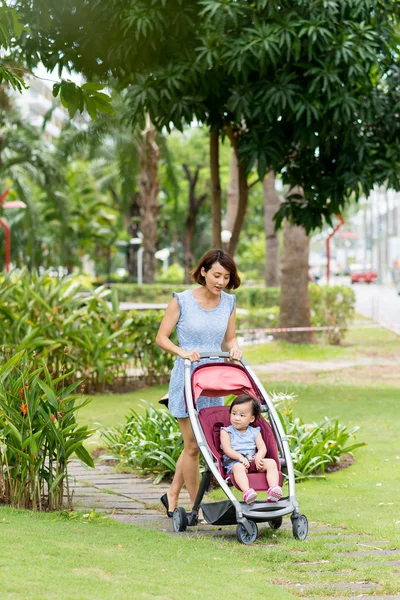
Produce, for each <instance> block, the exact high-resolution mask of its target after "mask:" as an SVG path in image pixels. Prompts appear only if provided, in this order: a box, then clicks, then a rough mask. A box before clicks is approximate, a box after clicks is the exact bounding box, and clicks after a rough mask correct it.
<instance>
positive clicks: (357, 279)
mask: <svg viewBox="0 0 400 600" xmlns="http://www.w3.org/2000/svg"><path fill="white" fill-rule="evenodd" d="M377 279H378V273H377V272H376V271H375V270H374V269H372V267H371V265H366V266H365V267H364V266H363V265H359V264H353V265H350V280H351V283H372V282H373V281H376V280H377Z"/></svg>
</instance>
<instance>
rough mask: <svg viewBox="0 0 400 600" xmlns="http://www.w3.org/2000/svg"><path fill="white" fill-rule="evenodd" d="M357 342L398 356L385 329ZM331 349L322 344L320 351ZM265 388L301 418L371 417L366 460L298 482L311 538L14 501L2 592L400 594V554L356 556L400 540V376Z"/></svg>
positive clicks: (1, 518)
mask: <svg viewBox="0 0 400 600" xmlns="http://www.w3.org/2000/svg"><path fill="white" fill-rule="evenodd" d="M351 340H352V344H353V346H349V348H350V349H352V351H353V352H354V351H357V352H360V353H361V355H364V356H365V355H368V354H367V353H368V352H370V353H375V354H378V355H382V356H388V355H390V354H391V353H393V354H396V353H398V349H397V346H398V337H397V336H392V334H390V332H385V331H384V330H362V331H358V332H352V333H351V336H350V335H349V339H348V341H349V342H350V341H351ZM396 342H397V346H396ZM286 346H287V344H284V345H282V344H281V343H279V345H275V344H268V345H267V346H266V349H265V352H267V351H271V348H273V349H274V350H273V352H275V356H278V355H279V354H281V355H284V356H286V358H288V354H287V352H288V351H289V350H288V349H287V348H286ZM277 348H278V349H277ZM279 348H280V349H279ZM259 351H260V348H259V347H256V348H253V349H249V350H248V351H247V352H246V357H247V358H248V360H249V362H250V363H252V362H254V360H253V359H250V357H249V355H251V353H257V352H259ZM320 351H321V348H319V350H318V352H317V353H316V355H317V356H320V355H321V354H320ZM327 351H329V355H327V356H328V358H329V359H330V358H332V351H333V353H334V357H335V358H342V356H339V355H337V354H336V352H339V353H340V352H341V351H344V352H346V351H347V348H339V349H335V348H332V347H329V348H327ZM290 352H291V353H292V354H291V356H290V357H291V358H296V359H301V358H302V357H304V356H307V355H308V356H311V353H315V352H316V351H315V349H314V347H311V348H310V347H306V348H304V347H301V355H299V354H296V353H295V347H293V346H290ZM307 353H308V354H307ZM274 360H280V359H276V358H275V359H274ZM303 360H306V359H305V358H303ZM308 360H315V357H314V356H313V358H311V359H310V358H309V359H308ZM264 361H265V359H262V361H261V362H264ZM328 376H329V375H328ZM328 376H327V377H328ZM399 379H400V378H399ZM349 381H350V380H349ZM265 386H266V388H267V389H269V390H275V391H289V392H294V393H295V394H296V395H297V400H296V404H295V405H294V413H295V416H300V417H302V418H303V419H304V420H305V421H307V422H313V421H319V420H321V419H323V417H324V416H325V415H326V416H329V417H335V416H337V417H338V418H339V419H340V421H341V422H342V423H343V424H345V425H346V426H348V427H349V428H351V427H353V426H355V425H359V426H360V430H359V432H358V434H357V440H358V441H366V442H367V443H368V445H367V446H366V447H363V448H360V449H358V450H356V451H355V456H356V462H355V463H354V464H353V465H352V466H351V467H349V468H348V469H343V470H341V471H339V472H336V473H332V474H330V475H328V476H327V477H326V478H325V479H314V480H309V481H306V482H301V483H299V484H298V485H297V486H296V492H297V498H298V501H299V504H300V509H301V511H302V512H304V514H306V515H307V517H308V519H309V522H310V532H309V536H308V538H307V540H306V541H304V542H299V541H296V540H294V538H293V536H292V533H291V530H290V528H288V527H287V524H288V523H290V522H289V520H288V519H285V524H286V527H284V528H283V529H281V530H280V531H278V532H274V531H272V530H271V529H269V528H261V534H260V537H259V538H258V540H257V541H256V542H255V543H254V544H253V545H251V546H249V547H244V546H241V545H239V544H238V543H237V542H236V539H235V538H234V527H226V528H223V530H222V531H221V532H219V534H218V535H216V537H215V538H211V539H210V538H207V537H205V536H202V535H201V534H200V535H194V536H193V537H188V536H186V535H185V534H182V535H179V536H175V537H171V536H170V535H167V534H166V533H163V532H157V531H150V530H147V529H139V528H137V527H134V526H127V525H122V524H119V523H115V522H114V521H112V520H111V519H103V518H101V517H97V518H95V519H94V521H93V522H91V523H87V522H85V520H84V519H82V518H80V519H77V520H75V521H69V520H67V519H66V518H65V517H60V516H59V515H55V514H53V515H46V514H44V515H43V514H42V515H40V514H30V513H28V512H24V511H16V510H10V509H7V508H4V507H3V508H1V509H0V527H1V533H0V566H1V573H2V588H1V589H2V592H1V597H2V598H6V599H17V600H25V599H26V600H31V599H35V600H36V599H38V600H39V599H40V600H42V599H45V600H47V599H49V600H50V599H53V598H57V600H64V599H65V600H69V599H70V598H76V599H77V600H86V599H88V600H89V599H90V600H92V599H97V598H98V599H102V600H103V599H104V600H107V599H108V598H110V599H111V598H113V599H114V598H125V597H126V598H131V597H132V598H135V599H136V598H138V599H142V598H143V599H150V598H151V599H158V598H159V599H163V600H180V599H181V598H182V599H183V598H185V599H186V598H188V597H190V598H193V599H197V598H199V599H200V598H203V597H206V598H208V599H210V600H214V598H215V599H216V600H217V599H218V600H219V599H220V598H223V599H224V598H231V597H232V598H236V597H243V598H250V597H251V598H254V599H257V598H264V597H270V598H272V599H273V600H280V599H281V598H282V599H285V598H293V597H295V596H294V595H290V593H289V592H287V591H286V589H293V591H294V593H296V596H297V597H298V596H301V595H303V596H306V597H313V598H317V597H320V598H321V599H325V598H327V597H328V596H335V594H336V595H337V596H340V597H343V596H349V595H351V597H354V596H356V595H358V594H357V593H356V592H354V593H353V591H352V590H350V589H349V590H346V589H344V590H340V591H339V592H338V591H337V590H336V592H335V591H334V590H333V588H332V591H331V590H330V589H329V585H330V584H333V583H335V582H338V581H339V582H343V583H346V582H348V583H349V584H350V583H351V582H360V581H365V582H377V583H378V584H379V586H378V591H377V592H376V593H380V594H382V595H384V594H388V595H390V594H397V593H399V592H400V570H399V568H398V566H396V565H395V562H393V561H398V560H399V558H400V555H399V554H397V555H394V556H392V557H391V556H385V555H381V554H380V553H379V551H375V553H374V556H373V557H368V556H352V555H347V554H345V552H347V551H360V550H364V551H367V550H368V549H370V550H371V549H373V548H374V547H379V548H382V549H391V548H392V549H393V548H400V516H399V515H400V501H399V485H398V481H399V479H398V473H399V469H400V446H399V443H398V429H399V405H400V386H399V380H397V381H393V380H392V381H390V382H385V381H384V380H382V381H381V382H380V381H379V380H378V381H376V380H373V378H372V377H371V376H370V377H368V371H366V376H365V380H364V381H363V384H362V386H361V385H353V384H351V382H350V383H349V382H348V380H347V379H346V372H345V371H343V372H342V373H341V374H340V377H339V376H338V375H337V374H332V377H331V380H330V381H328V382H324V384H319V383H316V384H313V385H309V384H305V383H301V384H300V383H296V381H295V380H288V381H279V382H270V383H268V382H266V383H265ZM165 391H166V386H157V387H155V388H151V389H147V390H139V391H137V392H135V393H132V394H116V395H99V396H96V397H95V398H94V401H93V403H92V404H91V405H88V406H87V407H85V408H84V409H82V411H80V415H79V417H80V419H81V421H82V422H90V423H94V422H101V423H102V424H103V426H110V425H116V424H118V423H121V422H123V421H124V420H125V416H126V414H127V413H128V412H129V409H130V408H135V409H138V407H139V403H140V399H146V400H148V401H152V402H153V403H154V404H157V401H158V399H159V398H160V397H161V396H162V395H163V394H164V393H165ZM377 484H380V485H377ZM213 496H214V497H219V496H220V492H219V491H217V492H214V493H213ZM166 527H170V523H166ZM199 531H200V532H201V528H199ZM329 534H330V535H331V537H328V535H329ZM222 536H223V537H222ZM32 557H34V559H33V558H32ZM390 561H392V562H390ZM232 575H233V577H232ZM221 582H223V589H222V588H221ZM301 583H305V584H309V585H311V586H312V587H311V588H305V591H304V593H302V592H301V586H300V587H293V588H292V587H291V586H292V585H293V586H294V585H295V584H301ZM271 584H275V585H274V587H271ZM319 584H325V587H323V588H321V587H320V586H319ZM285 588H286V589H285ZM361 591H362V590H361ZM360 593H361V592H360ZM366 593H368V592H366ZM372 593H373V592H372Z"/></svg>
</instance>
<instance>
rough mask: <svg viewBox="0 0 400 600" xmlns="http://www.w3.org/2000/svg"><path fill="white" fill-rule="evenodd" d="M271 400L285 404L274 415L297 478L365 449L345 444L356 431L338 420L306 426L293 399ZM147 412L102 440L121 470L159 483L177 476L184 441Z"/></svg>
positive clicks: (166, 417) (167, 419) (170, 423)
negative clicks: (294, 409)
mask: <svg viewBox="0 0 400 600" xmlns="http://www.w3.org/2000/svg"><path fill="white" fill-rule="evenodd" d="M272 396H273V399H274V401H275V402H276V403H278V404H279V403H284V404H285V407H284V408H283V409H282V411H279V410H278V415H279V418H280V420H281V422H282V426H283V428H284V430H285V433H286V435H287V436H288V437H289V446H290V452H291V455H292V459H293V466H294V470H295V476H296V479H307V478H308V477H313V476H317V475H318V476H320V475H321V474H323V473H324V472H325V469H326V467H327V466H328V465H336V464H338V463H340V457H341V456H342V455H343V454H346V453H350V452H352V451H353V450H354V449H355V448H359V447H360V446H364V445H365V444H364V443H357V444H348V442H349V440H350V439H351V438H354V434H355V433H356V431H357V430H358V427H353V428H352V429H351V430H348V429H347V427H345V426H344V425H341V424H340V423H339V421H338V420H337V419H329V418H327V417H325V419H324V421H323V422H322V423H321V424H319V425H317V424H305V423H304V422H303V421H302V420H301V419H299V418H295V417H294V416H293V413H292V409H291V408H290V402H291V401H292V399H293V398H292V397H291V396H289V397H288V395H287V394H278V395H276V394H275V395H272ZM288 398H289V402H288ZM146 407H147V408H146V413H145V414H144V415H142V414H139V413H137V412H136V411H134V410H132V411H131V412H130V413H129V415H128V417H127V421H126V423H125V425H124V426H122V427H120V428H117V429H110V430H108V431H105V432H104V433H103V436H104V438H105V439H106V441H107V444H108V446H109V448H110V451H111V453H112V457H113V458H117V459H118V460H119V461H120V462H121V464H122V466H123V465H125V466H127V465H129V466H131V467H133V468H134V469H136V470H138V471H139V472H140V473H154V474H156V476H157V477H156V481H157V482H158V481H160V480H161V479H162V478H163V477H166V476H171V475H172V474H173V473H174V472H175V468H176V462H177V460H178V458H179V456H180V453H181V452H182V449H183V442H182V438H181V434H180V430H179V426H178V423H177V421H176V419H175V418H174V417H172V415H171V414H170V413H169V411H166V410H163V409H156V408H153V407H152V406H151V405H149V404H148V403H146Z"/></svg>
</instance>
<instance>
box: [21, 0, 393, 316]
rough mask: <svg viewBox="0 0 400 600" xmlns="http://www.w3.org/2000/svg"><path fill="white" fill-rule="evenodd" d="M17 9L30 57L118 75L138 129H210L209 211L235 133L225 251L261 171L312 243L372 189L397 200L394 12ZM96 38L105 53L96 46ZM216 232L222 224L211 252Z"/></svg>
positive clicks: (258, 5)
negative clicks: (235, 169) (272, 177)
mask: <svg viewBox="0 0 400 600" xmlns="http://www.w3.org/2000/svg"><path fill="white" fill-rule="evenodd" d="M60 5H61V6H60ZM17 6H18V10H19V11H20V14H21V15H23V18H24V19H25V21H26V22H29V24H30V26H31V27H30V32H29V35H27V36H25V38H24V40H25V41H24V44H23V45H22V47H23V52H24V53H25V54H24V55H25V57H27V55H28V54H29V55H30V56H33V57H37V56H40V58H42V60H43V61H44V64H46V66H49V67H50V66H51V65H53V66H54V64H59V65H61V66H68V67H71V66H73V67H74V68H77V69H78V70H81V71H82V72H85V74H87V75H88V76H96V77H101V76H104V75H106V74H107V75H108V74H110V73H111V74H113V75H114V76H115V77H116V79H117V80H118V81H119V83H120V84H121V85H123V86H125V87H127V94H128V97H129V101H130V108H131V119H132V121H133V122H142V123H143V122H144V118H145V115H146V114H147V113H148V114H149V115H150V117H151V120H152V122H154V124H155V125H156V127H157V128H159V129H162V128H163V127H167V128H168V129H169V128H170V127H171V124H173V125H175V126H176V127H182V126H183V124H184V123H191V122H192V121H193V120H194V119H197V120H198V121H199V122H202V123H204V124H206V126H207V127H208V128H209V130H210V132H211V136H210V139H211V148H212V159H213V161H212V165H213V181H214V185H213V190H215V194H214V196H213V203H214V205H215V207H216V208H217V210H219V205H218V201H219V188H220V186H219V185H218V179H217V176H216V173H217V172H218V154H217V143H216V142H217V140H218V138H219V137H220V134H221V133H223V132H226V131H228V129H229V130H230V131H231V134H232V135H231V136H230V139H231V140H232V141H233V140H236V141H237V144H238V148H237V150H238V155H239V165H241V167H242V170H243V171H244V174H243V175H242V182H243V184H242V185H241V186H240V190H241V195H242V198H241V200H240V202H241V209H240V210H239V211H238V215H237V219H238V222H237V225H235V227H234V236H233V239H232V246H233V245H234V244H235V242H236V238H237V236H238V232H239V231H240V221H243V214H244V210H245V207H246V205H247V196H248V189H247V182H246V185H245V184H244V176H245V175H247V176H248V174H249V172H250V170H251V169H252V168H253V167H254V166H255V165H257V170H258V175H259V177H260V179H263V178H264V175H265V173H266V172H268V171H269V170H274V171H275V172H276V173H282V177H283V182H284V183H285V184H286V185H287V186H288V189H289V190H293V189H296V187H300V188H301V189H302V190H303V194H302V196H299V195H296V194H293V193H291V194H289V195H288V196H287V198H286V199H285V201H284V202H283V203H282V204H281V208H280V210H279V213H278V215H277V218H276V222H277V225H280V224H281V223H282V222H283V219H285V218H286V219H288V220H289V221H290V223H291V224H297V225H301V226H303V227H304V228H305V230H306V232H310V231H312V230H313V229H315V228H317V227H320V226H321V225H322V223H323V222H324V221H327V222H330V221H331V218H332V216H333V215H335V214H338V213H339V212H340V211H341V210H342V209H343V207H344V206H345V205H346V204H347V203H349V202H350V201H351V200H352V199H353V198H355V199H357V198H358V197H359V195H360V194H361V193H365V194H368V192H369V191H370V190H371V189H372V187H373V185H374V184H376V183H389V184H390V185H391V186H392V187H394V188H395V189H399V188H400V181H399V176H398V172H399V169H398V167H399V164H398V163H399V156H400V153H399V151H398V149H399V138H400V125H399V119H398V103H399V93H400V92H399V69H398V64H397V61H398V40H397V37H396V35H397V34H396V29H395V27H396V23H398V18H399V16H400V5H399V3H393V2H392V0H362V1H360V2H354V0H340V1H339V0H331V1H329V2H327V1H326V0H315V1H314V2H312V3H310V2H309V1H308V0H297V2H296V6H295V7H294V6H293V2H292V0H282V1H280V2H279V3H278V2H267V1H266V0H255V1H253V0H252V1H250V0H238V1H237V2H227V1H226V0H202V1H201V2H200V1H197V2H196V1H194V0H187V1H186V0H185V1H183V0H171V1H169V2H165V1H162V2H155V1H154V0H142V1H140V2H137V1H135V2H134V1H133V0H129V1H128V2H124V3H123V5H122V4H121V3H120V1H119V0H113V1H112V2H108V3H106V4H105V3H100V2H93V3H87V2H84V0H74V1H73V2H72V0H68V1H67V2H63V3H59V2H57V1H56V0H18V2H17ZM44 6H45V8H46V12H45V13H44V11H43V7H44ZM65 23H67V26H66V25H65ZM102 34H103V35H102ZM104 39H110V40H111V43H110V44H109V45H106V46H105V47H104V45H102V44H103V42H102V40H104ZM48 40H51V43H50V44H49V43H48ZM45 41H46V42H47V46H46V44H45V43H44V42H45ZM132 42H134V43H132ZM135 42H136V43H135ZM77 49H78V50H77ZM28 50H29V52H28ZM30 60H32V59H30ZM219 229H220V224H219V223H218V216H217V217H216V219H215V225H214V243H216V242H217V241H218V230H219ZM235 229H236V231H235ZM294 312H295V310H294Z"/></svg>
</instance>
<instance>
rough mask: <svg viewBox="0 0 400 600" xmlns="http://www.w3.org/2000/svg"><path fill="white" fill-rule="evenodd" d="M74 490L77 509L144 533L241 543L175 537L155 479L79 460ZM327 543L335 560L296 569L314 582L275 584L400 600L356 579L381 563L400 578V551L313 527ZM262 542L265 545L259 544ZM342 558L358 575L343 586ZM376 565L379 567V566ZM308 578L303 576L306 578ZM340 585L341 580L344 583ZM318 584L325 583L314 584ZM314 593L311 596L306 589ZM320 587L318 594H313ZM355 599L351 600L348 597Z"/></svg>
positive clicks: (329, 595) (301, 591) (209, 532)
mask: <svg viewBox="0 0 400 600" xmlns="http://www.w3.org/2000/svg"><path fill="white" fill-rule="evenodd" d="M70 487H71V489H72V490H73V507H74V509H75V510H83V511H88V512H89V511H91V510H92V509H93V508H94V509H96V511H98V512H103V513H107V514H109V515H110V516H111V517H112V518H114V519H117V520H118V521H122V522H124V523H129V524H134V525H139V526H141V527H145V528H151V529H158V530H160V531H163V532H166V533H168V534H170V535H186V536H196V535H199V533H200V534H201V535H202V536H207V537H211V538H220V539H222V538H223V539H224V540H226V541H228V542H230V541H231V542H232V543H237V542H236V537H235V527H234V526H232V527H224V528H221V527H214V526H212V525H199V526H198V527H194V528H190V529H188V531H187V532H186V533H185V534H175V533H173V531H172V525H171V519H168V518H167V516H166V514H165V511H164V509H163V507H162V506H161V504H160V501H159V498H160V496H161V495H162V494H163V493H164V492H165V491H166V489H167V487H166V486H165V485H157V486H155V485H154V484H153V483H152V481H151V479H148V478H144V477H139V476H136V475H132V474H121V473H117V472H116V471H115V469H114V467H112V466H108V465H101V464H97V465H96V468H95V469H94V470H93V469H89V468H87V467H84V466H83V465H82V464H81V463H80V462H79V461H74V462H72V464H71V467H70ZM181 500H182V504H183V505H184V506H185V505H186V506H188V505H189V497H188V494H187V493H185V492H184V493H183V494H182V496H181ZM265 529H267V530H269V533H268V534H265V544H261V545H260V544H257V547H259V545H260V547H263V548H264V550H267V551H271V552H272V551H273V550H274V549H275V548H276V544H271V535H279V533H276V534H275V533H272V530H270V529H269V527H268V525H264V524H261V525H260V526H259V531H260V533H261V535H262V531H263V530H265ZM282 530H283V531H291V525H290V520H289V519H285V520H284V524H283V526H282V528H281V530H280V531H282ZM267 535H268V537H267ZM311 536H312V538H313V539H314V540H316V541H317V542H318V541H323V543H324V545H325V547H326V549H327V550H330V552H331V557H332V558H331V560H321V561H317V562H315V563H308V562H306V561H304V558H303V559H302V556H301V553H300V554H299V560H298V563H297V564H298V565H299V566H302V565H303V566H304V565H307V566H308V570H307V579H308V580H309V579H310V577H309V575H310V574H312V576H313V580H314V583H301V582H299V581H292V580H282V581H280V580H277V581H274V583H275V584H276V585H281V586H283V587H285V588H286V589H288V590H290V591H291V592H293V593H294V594H295V595H296V596H298V597H299V598H303V599H304V598H308V599H309V600H312V599H315V600H317V598H319V599H321V598H323V599H324V600H333V599H335V600H341V599H342V598H343V600H344V598H346V600H352V599H355V598H368V597H373V598H374V600H394V599H397V600H399V599H400V594H398V595H392V596H391V595H381V594H382V593H383V582H378V581H370V580H368V581H364V580H361V581H360V578H359V577H357V565H360V566H361V567H362V568H363V569H365V567H367V568H369V567H370V568H371V572H373V569H374V568H375V567H376V565H377V564H378V563H379V564H380V565H382V562H383V567H384V570H385V571H386V575H387V579H386V581H390V580H391V578H392V577H393V575H394V574H395V573H396V575H398V574H399V573H400V549H393V548H390V549H388V548H387V546H388V544H389V541H388V540H373V539H371V538H370V537H368V535H367V534H355V533H351V532H347V531H346V530H345V529H343V528H341V527H331V526H330V525H329V524H328V523H326V524H324V523H314V522H311V523H310V532H309V539H310V537H311ZM260 541H261V540H260ZM340 556H342V557H345V556H347V557H352V559H353V561H354V562H353V565H354V567H353V569H352V570H351V572H352V573H354V577H352V579H353V581H351V582H349V581H343V579H344V577H346V576H347V575H348V573H349V569H343V568H342V565H341V563H340ZM335 561H337V562H336V564H337V569H336V571H335V580H334V582H332V581H330V582H329V583H324V582H323V581H322V580H323V576H324V574H332V563H333V562H335ZM377 561H378V563H377ZM303 576H304V575H303ZM341 580H342V581H341ZM315 581H320V582H321V583H317V584H316V583H315ZM311 587H312V588H313V592H312V594H311V595H310V594H309V593H308V589H310V588H311ZM316 587H317V590H318V592H315V588H316ZM349 593H350V594H352V595H351V596H349V595H348V594H349Z"/></svg>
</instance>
